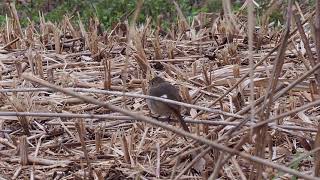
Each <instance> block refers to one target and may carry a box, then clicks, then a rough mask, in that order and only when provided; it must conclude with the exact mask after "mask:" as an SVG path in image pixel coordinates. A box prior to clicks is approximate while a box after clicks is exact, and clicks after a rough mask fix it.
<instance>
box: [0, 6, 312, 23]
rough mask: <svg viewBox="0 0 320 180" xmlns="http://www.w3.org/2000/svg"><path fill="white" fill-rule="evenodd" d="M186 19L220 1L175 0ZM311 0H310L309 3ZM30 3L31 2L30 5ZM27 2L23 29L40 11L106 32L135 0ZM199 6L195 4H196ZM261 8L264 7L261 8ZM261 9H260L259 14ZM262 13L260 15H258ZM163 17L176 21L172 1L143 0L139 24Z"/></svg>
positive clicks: (0, 15)
mask: <svg viewBox="0 0 320 180" xmlns="http://www.w3.org/2000/svg"><path fill="white" fill-rule="evenodd" d="M176 1H177V2H178V4H179V5H180V8H181V10H182V12H183V13H184V15H185V16H186V18H187V20H191V18H192V17H193V16H195V15H197V14H198V13H200V12H220V11H221V9H222V0H176ZM309 1H312V0H309ZM31 2H32V3H31ZM31 2H28V3H24V4H22V3H19V2H17V3H16V8H17V11H18V13H19V17H20V22H21V25H22V27H25V26H26V25H27V24H28V23H29V20H28V18H29V19H30V20H32V21H34V22H36V23H37V22H39V12H43V13H44V15H45V18H46V20H49V21H52V22H60V21H61V20H62V18H63V15H65V14H68V15H69V16H71V17H73V18H72V20H73V21H76V20H77V19H78V13H79V15H80V18H81V19H82V21H83V22H84V23H85V24H86V25H87V24H88V21H89V18H90V17H93V16H97V17H98V18H99V20H100V21H101V23H102V25H103V26H104V27H105V28H106V29H108V28H110V27H112V25H113V24H114V23H117V22H118V21H120V20H124V19H126V18H127V17H129V18H130V17H131V15H132V13H133V11H134V9H135V5H136V0H55V1H49V0H33V1H31ZM197 3H198V4H197ZM258 3H259V4H262V6H263V5H266V4H265V3H267V1H265V0H258ZM241 6H242V3H240V1H234V2H233V9H234V10H235V11H237V10H239V8H240V7H241ZM262 9H263V8H262ZM260 11H261V9H260V10H259V12H260ZM7 13H8V10H7V7H6V5H5V2H1V3H0V25H1V24H2V23H4V22H5V14H7ZM260 13H262V12H260ZM160 14H161V15H162V16H163V23H164V25H165V26H166V25H168V24H170V22H174V21H176V19H177V17H178V16H177V12H176V9H175V6H174V5H173V3H172V2H171V0H144V4H143V8H142V9H141V13H140V15H139V18H138V23H143V22H145V20H146V18H147V17H151V18H152V20H153V21H152V22H153V24H155V20H156V18H157V16H158V15H160ZM281 18H282V12H281V11H280V10H279V11H275V12H274V13H272V15H271V17H270V21H273V20H279V19H280V20H281V21H282V19H281Z"/></svg>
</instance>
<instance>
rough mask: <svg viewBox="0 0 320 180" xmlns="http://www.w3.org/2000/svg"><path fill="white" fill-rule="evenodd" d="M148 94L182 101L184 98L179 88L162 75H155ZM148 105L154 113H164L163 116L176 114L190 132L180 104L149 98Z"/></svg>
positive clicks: (183, 126)
mask: <svg viewBox="0 0 320 180" xmlns="http://www.w3.org/2000/svg"><path fill="white" fill-rule="evenodd" d="M148 95H150V96H156V97H162V98H167V99H171V100H175V101H181V100H182V98H181V96H180V94H179V90H178V89H177V88H176V87H175V86H174V85H172V84H170V83H169V82H167V81H165V80H164V79H162V78H161V77H158V76H156V77H154V78H153V79H152V80H150V82H149V88H148ZM147 105H148V107H149V109H150V110H151V112H152V113H155V114H158V115H163V116H170V115H172V114H174V115H175V116H176V117H177V118H178V120H179V121H180V123H181V125H182V128H183V129H184V130H185V131H187V132H190V130H189V128H188V126H187V124H186V123H185V122H184V120H183V118H182V116H181V113H180V109H181V108H180V106H179V105H176V104H171V103H164V102H161V101H156V100H152V99H147Z"/></svg>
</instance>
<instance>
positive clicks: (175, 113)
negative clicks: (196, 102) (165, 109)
mask: <svg viewBox="0 0 320 180" xmlns="http://www.w3.org/2000/svg"><path fill="white" fill-rule="evenodd" d="M173 112H174V115H175V116H176V117H177V118H178V119H179V121H180V124H181V126H182V128H183V129H184V130H185V131H187V132H190V130H189V128H188V126H187V124H186V122H184V120H183V118H182V116H181V114H180V112H178V111H177V110H176V109H174V110H173Z"/></svg>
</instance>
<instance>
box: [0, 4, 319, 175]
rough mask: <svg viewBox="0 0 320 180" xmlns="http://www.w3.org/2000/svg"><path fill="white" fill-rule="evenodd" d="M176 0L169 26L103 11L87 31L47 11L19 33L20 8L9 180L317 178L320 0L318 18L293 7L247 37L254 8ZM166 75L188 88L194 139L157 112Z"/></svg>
mask: <svg viewBox="0 0 320 180" xmlns="http://www.w3.org/2000/svg"><path fill="white" fill-rule="evenodd" d="M139 2H142V1H139ZM138 4H139V3H138ZM140 5H141V4H139V5H138V6H139V7H141V6H140ZM173 5H174V6H175V7H176V9H177V11H178V15H179V19H180V21H179V22H178V24H176V25H173V26H172V28H171V29H170V30H168V31H167V32H166V31H165V30H164V29H162V25H161V23H162V21H164V19H162V17H161V16H159V17H158V18H157V27H156V28H155V29H152V28H151V25H150V20H147V22H146V24H145V25H143V26H139V27H137V26H135V24H136V23H135V18H133V21H132V22H130V23H128V22H121V23H119V24H118V25H117V26H116V27H115V28H114V29H113V30H112V31H110V32H101V29H100V23H99V20H98V19H96V18H92V19H91V21H90V26H89V28H88V29H86V28H85V27H84V25H83V23H82V22H81V21H78V24H77V25H73V24H72V23H71V21H70V17H68V16H65V18H64V19H62V20H61V22H60V23H59V24H53V23H51V22H46V21H45V18H44V17H43V15H42V14H40V19H41V23H40V24H37V25H35V24H33V23H30V25H29V26H28V27H27V28H26V29H21V26H20V24H19V19H18V15H17V12H16V10H15V7H14V4H13V3H10V4H9V5H8V7H9V9H10V12H11V14H10V15H9V17H8V19H7V22H6V24H5V25H4V26H2V27H0V72H1V73H0V87H1V89H0V159H1V160H0V178H4V179H11V178H12V179H22V178H30V179H45V178H48V177H49V178H52V179H60V178H62V179H124V178H132V179H133V178H137V179H169V178H170V179H208V178H209V179H215V178H217V177H220V178H221V179H271V178H273V177H274V178H282V179H290V178H293V177H294V176H298V177H300V178H303V179H317V178H316V176H319V174H320V172H319V168H317V167H319V166H320V157H319V155H316V156H314V154H319V153H318V152H317V151H318V150H319V149H320V148H319V146H320V133H319V129H320V128H319V127H320V126H318V124H319V123H318V120H319V117H320V116H319V115H320V111H319V104H320V99H319V83H320V80H319V74H320V73H319V70H318V69H319V67H320V64H319V62H318V61H319V57H320V56H319V53H320V50H319V49H320V48H316V47H319V45H318V44H320V38H319V35H320V33H317V32H319V30H320V12H319V11H320V4H317V8H316V11H315V12H316V13H310V12H303V11H302V10H301V8H300V5H299V4H298V3H297V2H295V3H294V4H293V5H292V7H291V5H290V3H289V5H288V4H283V7H281V8H283V9H287V11H286V12H288V16H286V17H287V22H291V18H292V19H295V21H292V22H294V23H292V24H290V23H287V24H286V26H285V27H283V29H280V28H279V27H277V28H272V27H263V28H262V29H261V30H260V31H251V30H250V31H248V27H249V28H250V27H251V28H253V24H250V26H248V22H247V19H249V20H252V21H253V20H254V18H253V17H252V12H250V13H248V14H250V16H251V17H249V18H247V17H245V16H243V15H242V14H241V13H239V14H237V15H232V14H230V13H225V14H224V15H225V16H221V15H216V14H204V13H201V14H199V15H198V16H196V17H195V18H194V19H193V21H192V22H191V23H190V24H188V22H187V21H186V19H185V17H184V16H183V14H182V12H181V10H180V8H179V5H178V3H176V2H175V1H174V2H173ZM286 6H288V7H286ZM318 6H319V7H318ZM139 7H138V8H137V10H136V11H135V13H134V17H136V16H137V14H138V13H139ZM229 7H230V4H228V3H226V4H225V5H224V9H225V11H228V9H230V8H229ZM270 8H275V6H274V5H273V4H271V5H270ZM291 8H292V15H289V14H290V12H291V11H290V9H291ZM301 16H303V18H301ZM314 17H315V21H316V23H315V24H316V26H315V28H314V29H313V30H312V28H311V24H310V19H313V18H314ZM73 18H75V17H73ZM300 18H301V19H302V20H300ZM265 21H267V20H265ZM265 21H264V23H263V24H264V25H265V26H267V25H266V24H265ZM247 32H252V33H253V34H251V35H252V36H248V34H247ZM248 37H249V38H248ZM312 38H314V39H315V40H313V39H312ZM248 42H249V43H248ZM249 46H250V48H249ZM301 46H302V48H298V47H301ZM317 54H318V56H317ZM250 63H251V64H250ZM155 74H161V75H162V76H164V77H165V78H166V79H167V80H168V81H170V82H171V83H173V84H175V85H177V86H179V87H180V91H181V95H182V97H183V99H184V103H179V104H180V105H182V106H184V107H185V108H184V112H183V114H184V115H183V116H184V117H185V120H186V122H187V123H188V125H189V127H190V129H191V132H192V133H191V134H190V133H187V132H184V131H183V130H182V129H181V128H178V127H179V126H178V124H179V123H175V122H174V120H171V121H170V122H167V121H166V120H167V119H165V118H159V119H158V120H155V119H153V118H150V117H151V115H150V112H149V110H148V109H147V106H146V103H145V100H144V99H145V98H152V97H149V96H145V93H146V90H147V88H148V87H147V82H148V80H149V79H150V78H151V77H153V76H154V75H155ZM252 81H253V83H250V82H252ZM158 100H159V98H158ZM160 100H161V99H160ZM162 101H165V102H169V103H178V102H173V101H169V100H162ZM164 121H165V122H164ZM181 136H184V137H187V141H186V140H185V139H184V138H182V137H181Z"/></svg>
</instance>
